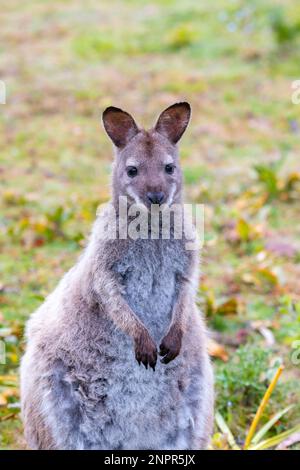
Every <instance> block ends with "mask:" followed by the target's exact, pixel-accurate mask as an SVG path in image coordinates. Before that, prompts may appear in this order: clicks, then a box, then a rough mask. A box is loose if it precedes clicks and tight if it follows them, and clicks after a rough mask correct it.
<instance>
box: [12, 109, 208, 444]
mask: <svg viewBox="0 0 300 470" xmlns="http://www.w3.org/2000/svg"><path fill="white" fill-rule="evenodd" d="M190 114H191V110H190V106H189V104H188V103H176V104H174V105H172V106H170V107H169V108H167V109H166V110H165V111H163V112H162V113H161V114H160V116H159V118H158V120H157V123H156V125H155V126H154V128H152V129H151V130H149V131H145V130H141V129H139V128H138V126H137V125H136V123H135V121H134V119H133V118H132V117H131V116H130V115H129V114H128V113H126V112H124V111H122V110H121V109H118V108H115V107H109V108H107V109H106V110H105V111H104V113H103V124H104V127H105V129H106V132H107V134H108V135H109V137H110V138H111V140H112V142H113V144H114V146H115V150H116V156H115V163H114V168H113V178H112V199H111V203H110V204H108V205H107V207H106V208H105V209H104V210H103V211H102V213H100V214H99V215H98V217H97V219H96V222H95V224H94V226H93V230H92V234H91V237H90V240H89V243H88V245H87V247H86V249H85V250H84V252H83V254H82V255H81V257H80V259H79V261H78V262H77V264H76V265H75V266H74V267H73V268H72V269H70V271H69V272H68V273H67V274H65V276H64V277H63V279H62V280H61V282H60V283H59V284H58V286H57V288H56V289H55V290H54V292H53V293H52V294H50V295H49V296H48V297H47V299H46V300H45V302H44V303H43V304H42V306H41V307H40V308H39V309H38V310H37V311H36V312H35V313H34V314H33V315H32V317H31V319H30V320H29V322H28V326H27V340H28V344H27V350H26V353H25V355H24V357H23V360H22V365H21V401H22V403H21V406H22V418H23V422H24V427H25V437H26V440H27V443H28V446H29V447H30V448H32V449H107V450H108V449H131V450H133V449H157V450H158V449H162V450H163V449H170V450H172V449H173V450H174V449H180V450H181V449H204V448H206V447H207V445H208V442H209V439H210V434H211V431H212V422H213V374H212V368H211V365H210V361H209V357H208V354H207V347H206V331H205V325H204V321H203V319H202V316H201V313H200V312H199V311H198V309H197V307H196V303H195V296H196V290H197V286H198V249H197V248H195V247H194V248H193V249H191V250H188V249H187V248H186V240H185V239H184V238H182V239H179V238H178V239H176V238H175V237H174V236H173V237H172V236H171V237H170V238H169V239H167V238H166V239H165V238H163V237H161V236H158V237H157V238H156V239H152V238H151V237H148V238H147V239H145V238H142V237H135V238H134V239H133V238H130V237H128V236H127V237H120V236H116V237H111V236H110V235H111V233H110V230H107V227H108V225H109V223H110V222H111V221H112V219H114V218H116V219H117V221H120V218H121V215H120V211H119V198H120V197H126V198H127V201H128V204H129V205H130V204H132V203H137V204H139V206H143V208H144V209H145V210H146V212H149V211H150V209H151V207H152V206H153V205H154V206H155V207H160V206H161V207H162V206H165V207H169V208H171V207H172V206H173V205H175V204H177V205H179V206H180V207H182V174H181V169H180V165H179V156H178V148H177V142H178V141H179V139H180V138H181V136H182V134H183V133H184V131H185V129H186V127H187V125H188V122H189V119H190ZM126 217H127V215H126ZM130 217H131V216H129V215H128V218H130ZM131 219H132V217H131ZM123 222H124V220H123ZM171 232H172V230H171ZM149 233H150V235H151V228H150V229H149ZM159 233H161V232H159ZM118 234H119V232H118ZM157 350H158V352H159V354H160V356H161V360H160V361H158V360H157ZM148 366H149V367H148Z"/></svg>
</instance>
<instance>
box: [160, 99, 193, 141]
mask: <svg viewBox="0 0 300 470" xmlns="http://www.w3.org/2000/svg"><path fill="white" fill-rule="evenodd" d="M190 116H191V107H190V105H189V103H186V102H183V103H175V104H173V105H172V106H170V107H169V108H167V109H165V110H164V111H163V112H162V113H161V115H160V116H159V118H158V120H157V123H156V125H155V130H156V131H157V132H159V133H160V134H162V135H164V136H165V137H167V138H168V139H169V140H170V141H171V142H172V143H173V144H176V142H178V140H179V139H180V137H181V136H182V134H183V133H184V131H185V129H186V127H187V125H188V123H189V120H190Z"/></svg>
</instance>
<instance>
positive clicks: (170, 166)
mask: <svg viewBox="0 0 300 470" xmlns="http://www.w3.org/2000/svg"><path fill="white" fill-rule="evenodd" d="M174 169H175V165H173V164H172V163H169V164H168V165H166V166H165V172H166V173H168V175H172V173H174Z"/></svg>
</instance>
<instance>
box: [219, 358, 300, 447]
mask: <svg viewBox="0 0 300 470" xmlns="http://www.w3.org/2000/svg"><path fill="white" fill-rule="evenodd" d="M283 369H284V367H283V366H282V365H280V366H279V367H278V369H277V371H276V373H275V374H274V376H273V378H272V380H271V382H270V384H269V386H268V388H267V390H266V392H265V394H264V396H263V398H262V400H261V402H260V404H259V407H258V408H257V411H256V413H255V416H254V419H253V421H252V423H251V426H250V428H249V431H248V433H247V436H246V439H245V442H244V444H243V447H240V446H239V445H238V444H237V442H236V439H235V438H234V436H233V434H232V432H231V430H230V428H229V426H228V425H227V423H226V422H225V420H224V419H223V416H222V415H221V414H220V413H216V423H217V426H218V428H219V429H220V431H221V432H222V433H223V434H224V435H225V436H226V440H227V442H228V444H229V446H230V448H231V449H233V450H241V449H245V450H264V449H270V448H272V447H275V446H277V445H279V444H281V443H282V442H283V441H284V440H285V439H287V438H288V437H289V436H291V435H293V434H295V433H298V432H299V431H300V424H298V425H296V426H294V427H292V428H290V429H288V430H287V431H284V432H282V433H280V434H277V435H275V436H273V437H270V438H267V439H263V438H264V436H265V435H266V434H267V433H268V432H269V431H270V429H272V427H273V426H274V425H275V424H276V423H277V422H278V421H279V419H280V418H282V416H284V415H285V414H287V413H288V412H289V411H290V410H291V409H292V408H293V405H290V406H287V407H286V408H284V409H283V410H281V411H278V412H277V413H276V414H275V415H274V416H272V418H271V419H269V420H268V421H267V423H265V424H264V426H262V428H261V429H260V430H259V431H258V432H257V433H256V434H255V431H256V428H257V426H258V424H259V421H260V419H261V417H262V415H263V412H264V410H265V408H266V406H267V404H268V402H269V399H270V396H271V394H272V393H273V390H274V389H275V387H276V384H277V381H278V379H279V377H280V375H281V373H282V371H283Z"/></svg>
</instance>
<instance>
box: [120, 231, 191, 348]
mask: <svg viewBox="0 0 300 470" xmlns="http://www.w3.org/2000/svg"><path fill="white" fill-rule="evenodd" d="M187 264H188V258H187V254H186V251H185V249H184V243H183V242H182V240H142V239H138V240H135V241H131V242H130V243H129V245H128V247H127V250H126V251H125V253H124V254H123V256H122V257H121V258H120V259H119V261H118V262H117V263H116V265H115V270H116V272H117V273H118V274H119V279H120V284H121V285H122V287H123V295H124V297H125V298H126V301H127V302H128V304H129V305H130V307H131V308H132V309H133V311H134V312H135V313H136V315H138V316H139V318H140V319H141V320H142V321H143V322H144V324H145V325H146V326H147V327H148V328H149V330H150V331H151V333H152V335H154V337H157V339H159V338H160V337H161V335H163V333H164V332H165V329H166V328H167V326H168V325H169V323H170V319H171V314H172V308H173V305H174V302H175V300H176V298H177V296H178V292H179V289H180V277H181V276H182V275H183V274H184V273H185V272H186V270H187Z"/></svg>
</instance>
